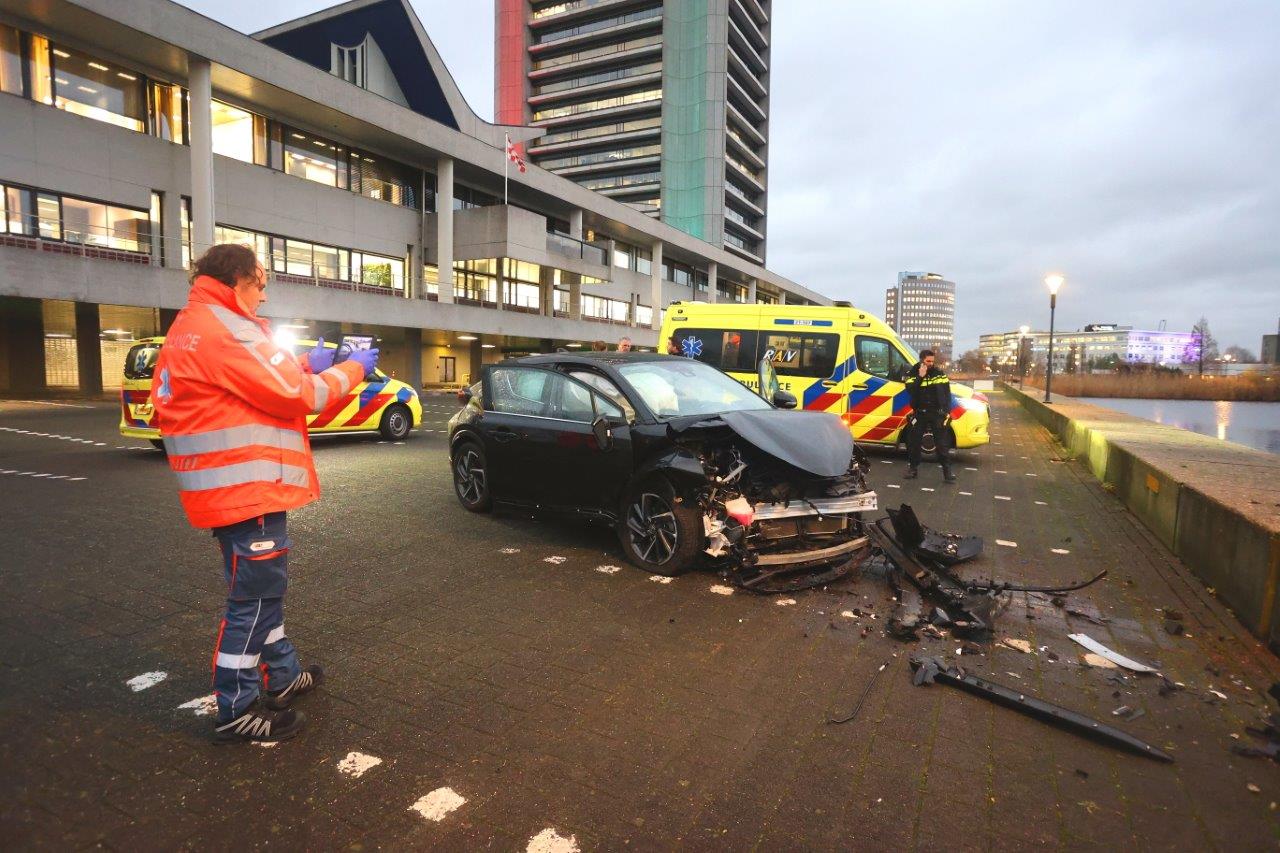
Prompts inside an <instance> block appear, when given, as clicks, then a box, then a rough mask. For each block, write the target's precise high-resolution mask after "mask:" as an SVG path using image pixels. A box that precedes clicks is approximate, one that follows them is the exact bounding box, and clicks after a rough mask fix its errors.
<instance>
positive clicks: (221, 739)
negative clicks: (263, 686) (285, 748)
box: [213, 696, 307, 744]
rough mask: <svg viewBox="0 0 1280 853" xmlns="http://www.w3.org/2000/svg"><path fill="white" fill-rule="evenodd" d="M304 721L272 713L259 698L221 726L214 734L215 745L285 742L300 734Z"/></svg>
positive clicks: (293, 715)
mask: <svg viewBox="0 0 1280 853" xmlns="http://www.w3.org/2000/svg"><path fill="white" fill-rule="evenodd" d="M306 722H307V718H306V717H304V716H302V715H301V714H299V713H298V712H297V711H289V710H284V711H273V710H271V709H270V708H268V707H267V706H266V705H265V704H264V703H263V701H262V697H261V696H259V697H258V698H257V699H255V700H254V701H253V704H252V705H250V706H249V707H248V708H246V709H245V710H244V713H243V714H241V715H240V716H238V717H236V718H235V719H234V720H232V721H231V722H229V723H222V724H221V725H219V726H217V727H216V728H215V729H214V730H213V742H214V743H216V744H224V743H239V742H241V741H254V740H256V741H277V740H288V739H289V738H291V737H293V736H294V735H296V734H297V733H298V732H300V731H302V727H303V726H304V725H306Z"/></svg>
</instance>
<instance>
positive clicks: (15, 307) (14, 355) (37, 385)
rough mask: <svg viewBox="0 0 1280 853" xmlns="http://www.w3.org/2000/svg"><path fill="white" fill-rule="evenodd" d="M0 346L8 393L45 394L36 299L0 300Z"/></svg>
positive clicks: (41, 310)
mask: <svg viewBox="0 0 1280 853" xmlns="http://www.w3.org/2000/svg"><path fill="white" fill-rule="evenodd" d="M95 337H96V336H95ZM0 346H3V347H4V348H5V352H4V353H3V355H4V360H5V361H6V362H7V363H8V368H9V382H8V386H9V391H10V392H11V393H14V394H43V393H44V392H45V391H46V390H48V386H47V385H46V384H45V378H44V306H43V304H42V303H41V301H40V300H39V299H28V298H26V297H22V296H0Z"/></svg>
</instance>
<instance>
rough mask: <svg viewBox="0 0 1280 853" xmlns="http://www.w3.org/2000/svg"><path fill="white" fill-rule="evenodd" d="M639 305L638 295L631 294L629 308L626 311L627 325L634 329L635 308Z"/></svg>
mask: <svg viewBox="0 0 1280 853" xmlns="http://www.w3.org/2000/svg"><path fill="white" fill-rule="evenodd" d="M639 305H640V294H638V293H633V294H631V307H630V308H628V309H627V325H628V326H631V327H632V328H634V327H635V326H636V314H637V313H638V312H637V310H636V309H637V308H638V307H639Z"/></svg>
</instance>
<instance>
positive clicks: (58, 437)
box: [0, 427, 106, 447]
mask: <svg viewBox="0 0 1280 853" xmlns="http://www.w3.org/2000/svg"><path fill="white" fill-rule="evenodd" d="M0 432H8V433H12V434H14V435H28V436H32V437H33V438H50V439H53V440H54V441H69V442H71V443H72V444H90V445H95V446H97V447H106V443H105V442H100V441H98V442H96V441H94V440H93V439H92V438H79V437H77V436H73V435H57V434H55V433H49V432H29V431H27V430H25V429H18V428H17V427H0Z"/></svg>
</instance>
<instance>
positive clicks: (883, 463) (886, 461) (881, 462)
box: [880, 459, 893, 465]
mask: <svg viewBox="0 0 1280 853" xmlns="http://www.w3.org/2000/svg"><path fill="white" fill-rule="evenodd" d="M880 464H881V465H892V464H893V460H892V459H881V460H880Z"/></svg>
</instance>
